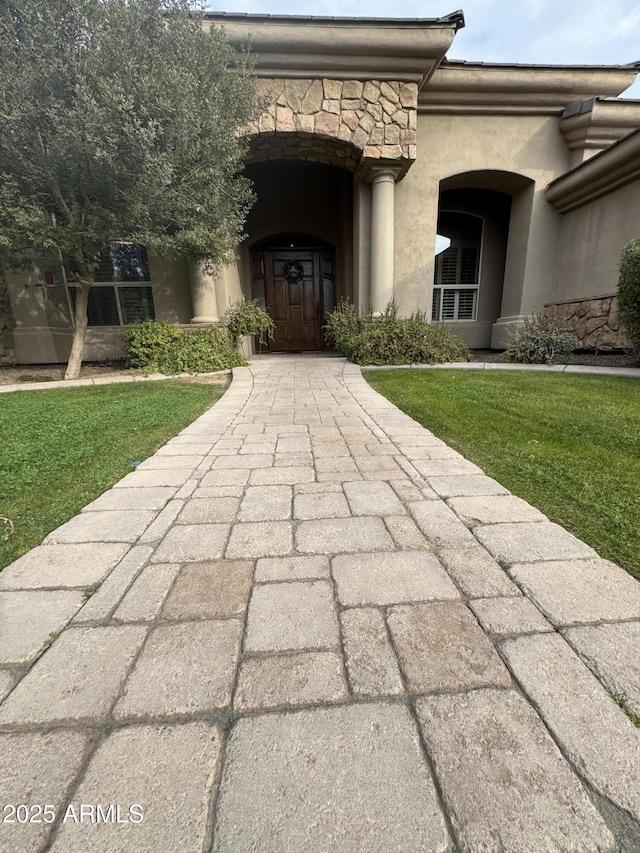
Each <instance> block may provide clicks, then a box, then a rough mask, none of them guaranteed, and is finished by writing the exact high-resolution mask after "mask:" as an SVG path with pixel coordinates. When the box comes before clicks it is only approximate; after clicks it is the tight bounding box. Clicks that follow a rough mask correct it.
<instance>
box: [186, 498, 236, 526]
mask: <svg viewBox="0 0 640 853" xmlns="http://www.w3.org/2000/svg"><path fill="white" fill-rule="evenodd" d="M239 503H240V501H239V500H238V499H237V498H202V499H200V498H194V499H193V500H191V501H189V502H188V503H187V505H186V506H185V507H184V509H183V510H182V512H181V513H180V515H179V516H178V518H177V523H178V524H219V523H220V522H225V521H235V518H236V515H237V514H238V505H239Z"/></svg>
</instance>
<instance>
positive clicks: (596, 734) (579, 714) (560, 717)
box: [504, 634, 640, 824]
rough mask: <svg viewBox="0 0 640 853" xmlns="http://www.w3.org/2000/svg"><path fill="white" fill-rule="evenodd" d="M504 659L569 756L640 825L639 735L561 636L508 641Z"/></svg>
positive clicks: (581, 770)
mask: <svg viewBox="0 0 640 853" xmlns="http://www.w3.org/2000/svg"><path fill="white" fill-rule="evenodd" d="M504 654H505V657H506V659H507V662H508V664H509V666H510V667H511V669H512V671H513V673H514V675H515V676H516V678H517V679H518V681H519V682H520V684H521V685H522V688H523V689H524V690H525V692H526V693H527V694H528V695H529V696H530V697H531V699H532V700H533V702H534V703H535V704H536V706H537V708H538V709H539V711H540V714H541V716H542V718H543V719H544V721H545V723H546V724H547V726H548V727H549V728H550V729H551V731H552V732H553V734H554V735H555V737H556V739H557V741H558V743H559V744H560V746H561V748H562V750H563V752H564V753H565V755H567V756H568V757H569V758H570V759H571V761H572V763H573V764H574V766H576V767H577V768H578V769H579V770H580V772H581V773H582V774H584V776H585V777H586V778H587V779H588V780H589V782H590V783H591V784H592V785H593V787H594V788H595V789H596V790H597V791H598V792H599V793H600V794H602V795H603V796H605V797H608V798H609V799H610V800H611V801H612V802H614V803H615V804H616V805H617V806H618V807H619V808H621V809H624V810H625V811H627V812H629V813H630V814H631V815H632V816H633V818H634V819H635V821H636V822H637V823H639V824H640V774H638V767H640V731H639V730H638V729H637V728H635V726H634V725H633V723H632V722H631V720H629V718H628V717H627V716H626V715H625V713H624V711H622V710H621V709H620V708H619V707H618V706H617V705H616V703H615V702H614V701H613V699H612V698H611V697H610V696H609V694H608V693H607V691H606V690H605V689H604V687H602V685H601V684H600V683H599V682H598V680H597V679H596V678H595V676H594V675H592V673H591V672H590V671H589V670H588V669H587V667H586V665H585V664H584V663H583V662H582V661H581V660H580V658H579V657H578V656H577V655H576V654H575V653H574V651H573V650H572V649H571V647H570V646H569V645H568V644H567V643H566V641H565V640H564V639H563V638H562V637H560V636H558V635H557V634H540V635H538V636H531V637H519V638H518V639H516V640H507V641H506V642H505V644H504Z"/></svg>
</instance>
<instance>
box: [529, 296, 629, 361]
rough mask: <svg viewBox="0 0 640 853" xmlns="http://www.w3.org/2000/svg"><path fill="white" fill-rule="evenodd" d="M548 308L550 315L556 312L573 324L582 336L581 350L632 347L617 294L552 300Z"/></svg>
mask: <svg viewBox="0 0 640 853" xmlns="http://www.w3.org/2000/svg"><path fill="white" fill-rule="evenodd" d="M544 310H545V313H546V314H555V315H556V317H560V318H561V319H563V320H567V321H568V322H569V323H571V325H572V326H573V330H574V332H575V334H576V337H577V338H578V349H588V350H603V351H610V350H621V349H627V348H628V347H630V346H631V343H630V341H629V338H628V337H627V335H626V333H625V331H624V329H623V328H622V327H621V325H620V317H619V315H618V297H617V296H616V295H615V294H609V295H607V296H597V297H594V298H592V299H575V300H573V301H570V302H555V303H550V304H548V305H545V306H544Z"/></svg>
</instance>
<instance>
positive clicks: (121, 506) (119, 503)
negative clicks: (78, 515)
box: [83, 486, 176, 512]
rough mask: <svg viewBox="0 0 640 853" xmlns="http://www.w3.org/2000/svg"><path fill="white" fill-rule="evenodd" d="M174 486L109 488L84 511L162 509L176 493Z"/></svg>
mask: <svg viewBox="0 0 640 853" xmlns="http://www.w3.org/2000/svg"><path fill="white" fill-rule="evenodd" d="M175 493H176V489H175V487H173V486H156V487H155V488H148V489H125V490H124V491H123V490H122V489H109V491H108V492H105V493H104V494H102V495H100V497H99V498H96V500H95V501H92V502H91V503H90V504H87V506H86V507H85V508H84V509H83V512H100V511H101V510H121V511H126V510H139V509H155V510H160V509H162V508H163V506H164V505H165V504H166V503H167V501H168V500H171V498H172V497H173V496H174V495H175Z"/></svg>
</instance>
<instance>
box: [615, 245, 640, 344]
mask: <svg viewBox="0 0 640 853" xmlns="http://www.w3.org/2000/svg"><path fill="white" fill-rule="evenodd" d="M618 309H619V311H620V322H621V323H622V325H623V326H624V328H625V330H626V332H627V334H628V335H629V339H630V341H631V343H632V345H633V348H634V349H635V350H636V351H637V352H640V237H637V238H636V239H635V240H630V241H629V242H628V243H627V244H626V246H624V247H623V249H622V254H621V255H620V278H619V279H618Z"/></svg>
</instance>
